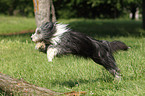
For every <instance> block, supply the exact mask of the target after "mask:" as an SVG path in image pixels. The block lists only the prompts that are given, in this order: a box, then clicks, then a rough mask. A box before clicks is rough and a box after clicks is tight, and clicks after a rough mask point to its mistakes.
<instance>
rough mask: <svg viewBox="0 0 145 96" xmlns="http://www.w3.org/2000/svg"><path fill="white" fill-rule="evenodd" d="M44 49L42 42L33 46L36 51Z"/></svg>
mask: <svg viewBox="0 0 145 96" xmlns="http://www.w3.org/2000/svg"><path fill="white" fill-rule="evenodd" d="M45 48H46V45H45V43H44V42H38V43H37V44H36V46H35V49H37V50H45Z"/></svg>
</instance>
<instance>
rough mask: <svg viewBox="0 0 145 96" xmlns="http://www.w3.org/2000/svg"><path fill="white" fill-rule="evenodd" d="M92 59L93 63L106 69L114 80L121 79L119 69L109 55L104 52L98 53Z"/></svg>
mask: <svg viewBox="0 0 145 96" xmlns="http://www.w3.org/2000/svg"><path fill="white" fill-rule="evenodd" d="M92 59H93V60H94V62H96V63H98V64H100V65H102V66H104V67H105V69H107V70H108V71H109V72H110V73H111V74H112V75H113V76H114V77H115V78H117V79H120V78H121V76H120V73H119V69H118V67H117V64H116V62H115V59H114V57H113V56H112V54H111V53H109V52H107V51H106V52H103V54H101V52H99V54H97V55H96V54H94V56H93V57H92Z"/></svg>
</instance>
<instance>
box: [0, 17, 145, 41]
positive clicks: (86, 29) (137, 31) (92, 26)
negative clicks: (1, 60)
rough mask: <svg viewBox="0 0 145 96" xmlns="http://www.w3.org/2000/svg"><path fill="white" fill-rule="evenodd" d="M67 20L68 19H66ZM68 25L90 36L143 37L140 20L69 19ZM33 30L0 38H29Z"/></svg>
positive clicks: (0, 35)
mask: <svg viewBox="0 0 145 96" xmlns="http://www.w3.org/2000/svg"><path fill="white" fill-rule="evenodd" d="M68 21H69V20H68ZM69 27H70V28H71V29H72V30H73V31H78V32H82V33H85V34H87V35H89V36H91V37H122V36H123V37H128V36H131V37H144V36H145V30H143V29H142V23H141V21H132V20H87V19H78V20H72V21H71V20H70V21H69ZM32 33H34V30H31V31H30V33H29V32H28V31H26V32H25V31H21V32H20V33H18V34H15V33H10V34H8V35H7V34H0V37H1V38H12V39H13V38H15V37H20V38H21V37H26V39H27V38H30V36H31V34H32Z"/></svg>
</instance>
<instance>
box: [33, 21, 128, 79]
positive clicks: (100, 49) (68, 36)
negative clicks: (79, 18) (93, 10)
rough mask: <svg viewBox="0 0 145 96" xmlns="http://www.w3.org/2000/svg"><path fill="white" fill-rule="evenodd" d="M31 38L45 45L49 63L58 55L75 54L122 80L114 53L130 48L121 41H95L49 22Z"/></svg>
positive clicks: (63, 26) (62, 25)
mask: <svg viewBox="0 0 145 96" xmlns="http://www.w3.org/2000/svg"><path fill="white" fill-rule="evenodd" d="M31 38H32V41H34V42H36V43H37V42H44V43H45V46H46V47H45V48H43V47H41V48H43V49H42V50H44V51H43V52H46V53H47V58H48V61H49V62H51V61H52V60H53V58H54V57H55V56H56V55H62V54H74V55H78V56H83V57H85V58H91V59H92V60H93V61H94V62H96V63H98V64H100V65H102V66H104V67H105V69H107V70H108V71H109V72H110V73H111V74H112V75H113V76H114V77H116V78H120V74H119V69H118V67H117V64H116V62H115V59H114V57H113V53H114V52H116V51H118V50H127V49H128V48H129V47H128V46H127V45H125V44H124V43H123V42H121V41H113V42H109V41H105V40H95V39H93V38H91V37H90V36H87V35H85V34H83V33H79V32H74V31H71V30H70V29H69V28H67V25H65V24H56V23H55V24H53V23H52V22H47V23H45V24H43V25H42V26H41V27H40V28H37V29H36V32H35V33H34V34H33V35H32V36H31ZM38 45H39V44H38ZM38 45H37V44H36V49H41V48H40V47H38ZM41 45H42V44H41ZM37 47H38V48H37Z"/></svg>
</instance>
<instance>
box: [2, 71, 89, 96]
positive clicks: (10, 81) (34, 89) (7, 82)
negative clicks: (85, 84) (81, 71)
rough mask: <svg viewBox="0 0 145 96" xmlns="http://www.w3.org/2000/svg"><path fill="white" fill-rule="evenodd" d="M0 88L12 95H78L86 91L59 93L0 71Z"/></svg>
mask: <svg viewBox="0 0 145 96" xmlns="http://www.w3.org/2000/svg"><path fill="white" fill-rule="evenodd" d="M0 90H2V91H4V92H6V93H7V95H14V96H55V95H57V96H58V95H71V96H74V95H75V96H79V95H81V94H85V93H86V92H68V93H59V92H55V91H52V90H50V89H46V88H42V87H38V86H36V85H32V84H30V83H27V82H26V81H24V80H23V79H14V78H12V77H10V76H8V75H4V74H1V73H0Z"/></svg>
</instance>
